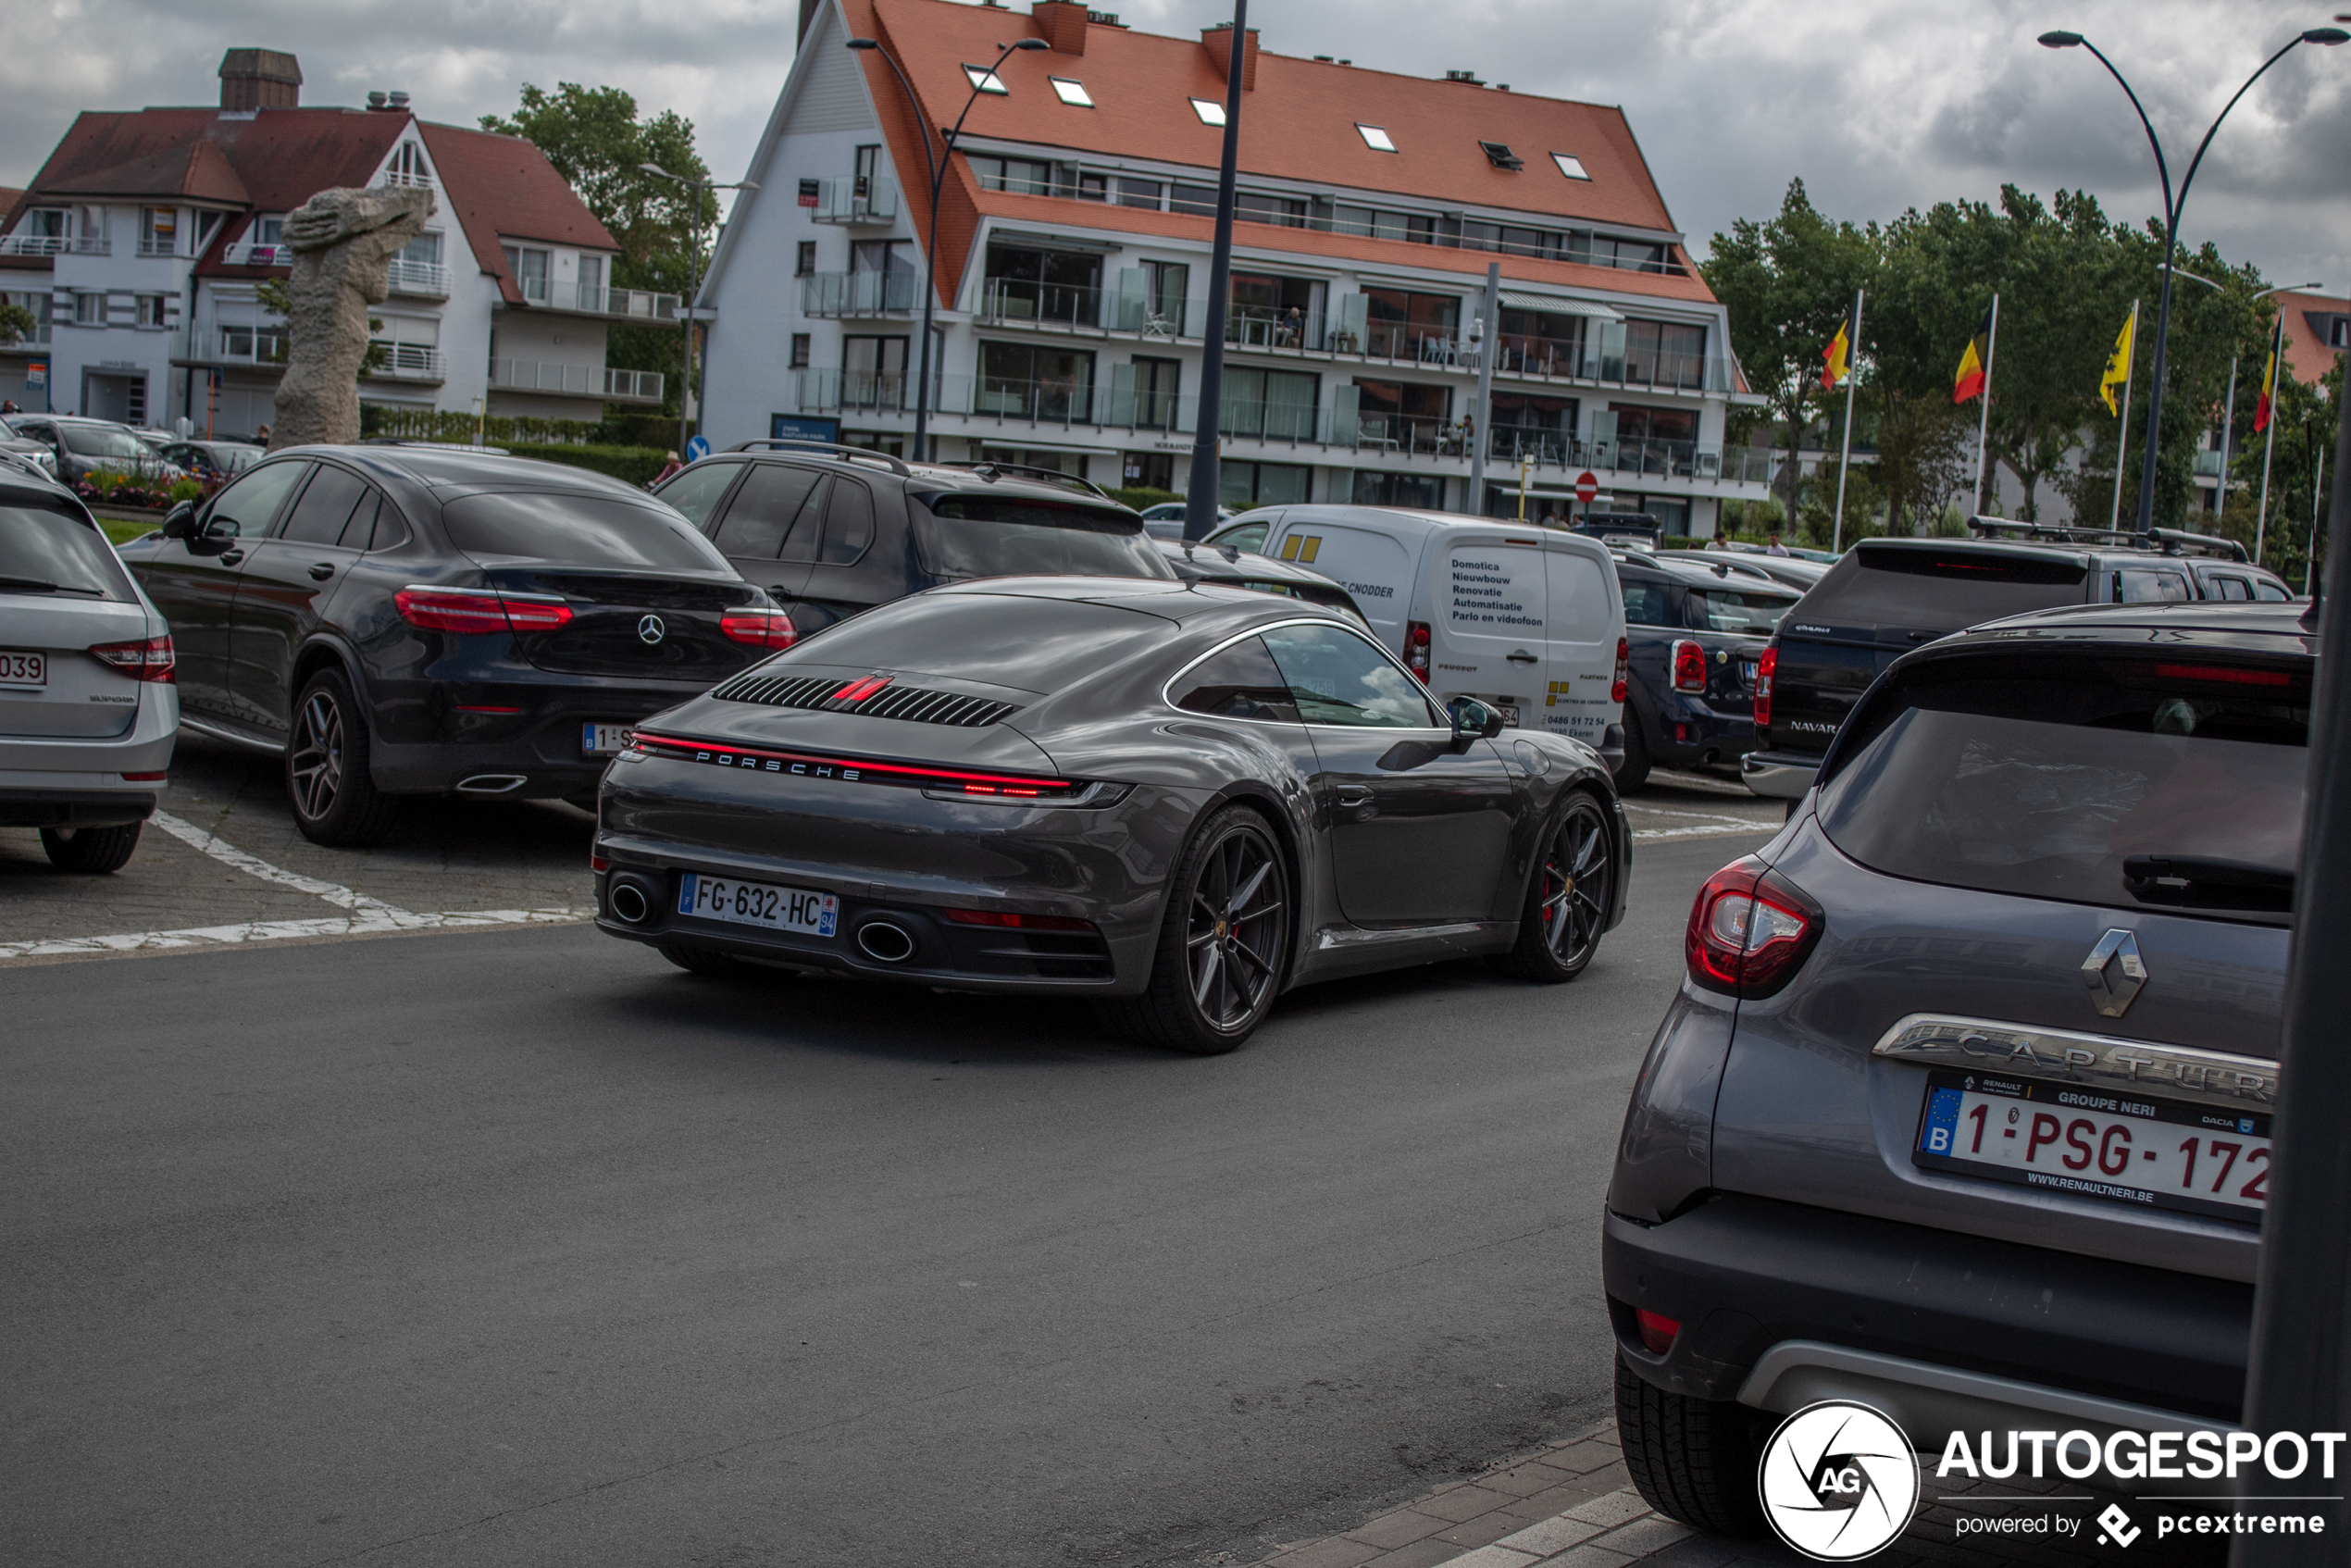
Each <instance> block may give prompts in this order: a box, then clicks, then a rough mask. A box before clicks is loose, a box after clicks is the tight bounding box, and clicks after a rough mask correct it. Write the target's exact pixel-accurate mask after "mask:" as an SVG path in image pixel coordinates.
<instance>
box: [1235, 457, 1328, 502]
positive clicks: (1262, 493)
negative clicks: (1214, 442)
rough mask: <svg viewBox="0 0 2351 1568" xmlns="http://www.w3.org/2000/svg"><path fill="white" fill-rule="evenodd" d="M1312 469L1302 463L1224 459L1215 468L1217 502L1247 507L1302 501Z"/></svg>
mask: <svg viewBox="0 0 2351 1568" xmlns="http://www.w3.org/2000/svg"><path fill="white" fill-rule="evenodd" d="M1313 472H1314V471H1313V470H1312V468H1309V467H1306V466H1305V465H1304V464H1302V463H1225V464H1222V465H1220V466H1219V467H1218V468H1217V476H1216V477H1217V485H1216V500H1217V504H1219V505H1223V506H1236V507H1250V506H1275V505H1284V504H1289V503H1293V502H1302V501H1304V500H1305V499H1306V494H1307V486H1308V485H1309V483H1310V482H1311V481H1312V478H1313Z"/></svg>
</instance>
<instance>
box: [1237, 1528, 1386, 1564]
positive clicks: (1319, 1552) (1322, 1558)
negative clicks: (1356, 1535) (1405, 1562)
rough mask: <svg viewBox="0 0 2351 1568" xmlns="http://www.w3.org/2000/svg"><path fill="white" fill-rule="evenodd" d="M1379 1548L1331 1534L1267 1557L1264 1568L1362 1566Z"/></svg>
mask: <svg viewBox="0 0 2351 1568" xmlns="http://www.w3.org/2000/svg"><path fill="white" fill-rule="evenodd" d="M1380 1551H1381V1549H1380V1548H1378V1547H1375V1546H1369V1545H1366V1544H1365V1543H1363V1542H1362V1541H1350V1540H1349V1539H1348V1538H1347V1537H1345V1536H1333V1537H1331V1538H1330V1539H1328V1540H1326V1541H1309V1542H1307V1543H1306V1544H1305V1545H1304V1546H1301V1547H1299V1548H1298V1549H1295V1550H1292V1551H1286V1552H1283V1553H1282V1554H1281V1555H1280V1556H1278V1557H1270V1558H1267V1559H1266V1560H1265V1561H1266V1568H1362V1564H1364V1563H1366V1562H1370V1561H1371V1560H1372V1559H1373V1558H1375V1557H1377V1556H1378V1555H1379V1554H1380Z"/></svg>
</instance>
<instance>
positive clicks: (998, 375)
mask: <svg viewBox="0 0 2351 1568" xmlns="http://www.w3.org/2000/svg"><path fill="white" fill-rule="evenodd" d="M803 28H804V33H803V37H802V44H801V49H800V54H799V56H798V58H797V60H796V61H795V63H794V65H793V68H792V71H791V73H790V77H789V79H788V80H787V81H786V82H785V84H784V88H783V92H782V93H781V95H780V96H779V97H778V99H777V104H776V107H775V110H774V113H773V115H772V116H771V118H770V119H769V122H768V125H767V128H766V131H765V135H764V136H763V138H762V140H761V142H760V144H759V147H758V150H757V153H756V155H755V156H754V158H753V166H752V168H751V169H750V170H749V176H750V178H751V179H752V180H755V181H757V185H758V189H757V190H756V191H755V192H753V193H746V194H745V196H744V197H743V199H742V200H741V202H740V204H739V205H737V206H736V208H735V209H734V212H733V214H732V215H731V217H730V219H729V221H728V225H727V229H726V231H725V233H724V235H723V236H722V238H721V241H720V243H719V246H718V250H717V254H716V255H715V258H714V261H713V264H712V268H711V272H710V277H709V280H708V282H707V284H706V285H705V287H704V289H703V295H702V301H701V303H702V305H703V308H704V309H705V310H707V311H710V312H712V313H714V315H715V326H714V328H713V330H712V338H711V348H710V355H709V368H708V375H709V405H708V409H707V415H706V428H707V429H708V433H709V435H710V437H711V439H712V441H713V442H717V443H719V444H722V445H723V444H725V443H726V442H733V441H740V440H743V439H747V438H751V437H756V436H766V435H771V434H806V435H816V436H827V437H837V438H838V439H841V440H846V441H851V442H858V443H861V444H868V445H874V446H878V447H881V448H884V449H898V450H902V448H903V444H904V442H905V440H906V437H907V435H908V433H909V432H910V431H911V429H912V428H913V422H914V414H913V408H914V387H915V383H916V380H917V376H916V373H915V372H916V361H915V359H914V353H915V350H914V336H915V334H916V333H917V332H918V330H919V324H920V319H921V307H922V303H923V302H922V297H921V290H922V287H923V273H924V261H923V245H924V242H925V239H926V237H927V233H928V230H929V223H930V213H929V191H930V173H929V168H930V164H929V162H928V159H929V158H931V157H937V156H939V153H940V143H939V140H938V139H937V138H936V137H933V139H932V140H931V142H930V144H929V147H928V149H926V146H925V143H924V140H923V138H924V129H923V128H925V127H943V126H951V125H952V124H954V123H955V121H956V119H957V118H958V117H959V116H962V115H964V107H965V105H966V103H967V102H968V103H969V104H970V106H971V107H970V112H969V115H968V118H965V119H964V131H963V133H962V137H961V140H960V141H959V143H958V144H957V147H956V149H955V151H954V153H953V154H952V156H951V157H950V158H949V160H948V164H947V167H946V169H945V180H944V189H943V194H942V198H941V201H940V210H939V223H938V228H939V257H938V268H937V285H938V302H937V304H938V317H939V334H938V346H937V349H936V354H935V358H934V361H933V364H934V384H933V389H932V417H931V423H930V429H931V430H932V431H933V432H934V434H935V435H937V436H938V437H939V452H940V454H941V455H943V456H946V457H949V458H972V459H981V458H989V457H994V458H998V459H1000V460H1008V461H1022V462H1029V463H1036V464H1040V465H1044V466H1049V467H1059V468H1063V469H1065V470H1067V471H1070V472H1074V473H1080V474H1083V475H1085V476H1086V477H1088V478H1090V479H1094V480H1095V481H1096V482H1098V483H1101V484H1105V485H1118V484H1148V485H1153V486H1157V487H1160V488H1163V489H1171V490H1179V491H1180V490H1181V489H1183V488H1184V486H1185V483H1186V479H1187V463H1188V457H1187V454H1188V452H1189V451H1190V447H1191V438H1192V432H1193V430H1194V429H1195V426H1196V420H1197V416H1198V409H1197V397H1196V393H1197V390H1198V387H1199V381H1200V364H1201V350H1202V334H1203V332H1204V331H1205V330H1206V320H1207V314H1208V310H1207V306H1208V298H1207V294H1208V274H1209V263H1210V251H1211V246H1212V241H1213V228H1214V223H1213V213H1214V209H1215V200H1216V178H1217V165H1218V162H1219V159H1220V156H1221V147H1222V137H1223V130H1222V122H1223V119H1224V98H1225V66H1226V62H1227V61H1228V60H1229V58H1230V54H1229V51H1230V50H1231V49H1232V48H1233V47H1234V46H1235V40H1234V38H1233V36H1232V31H1231V30H1230V28H1229V27H1227V28H1219V29H1211V30H1209V31H1205V32H1203V33H1202V34H1201V35H1200V37H1199V38H1198V39H1183V38H1170V37H1164V36H1159V35H1154V34H1151V33H1146V32H1140V31H1135V30H1133V29H1130V28H1127V27H1126V26H1124V25H1122V24H1121V23H1120V22H1119V21H1118V19H1117V18H1116V17H1115V16H1113V15H1110V14H1107V13H1104V12H1101V11H1092V10H1088V8H1086V7H1085V6H1081V5H1076V4H1072V3H1069V0H1039V3H1038V4H1036V5H1035V6H1033V7H1031V9H1030V10H1029V11H1028V12H1027V13H1026V14H1025V15H1024V14H1019V13H1015V12H1013V11H1010V10H1008V9H1005V8H1003V7H1001V6H964V5H955V4H950V3H947V0H812V3H811V4H809V5H807V6H803ZM854 37H862V38H871V39H875V40H877V41H878V43H879V44H880V45H881V51H852V50H850V49H848V48H846V47H845V46H844V45H845V44H846V43H847V41H848V40H849V39H851V38H854ZM1022 37H1036V38H1040V39H1042V40H1043V41H1044V42H1045V43H1046V44H1048V45H1049V48H1047V49H1045V50H1040V51H1034V52H1030V51H1023V52H1018V53H1015V54H1014V55H1013V56H1011V57H1010V58H1009V59H1007V60H1005V62H1004V63H1003V65H1002V66H1001V68H1000V69H998V70H996V71H994V72H992V73H991V71H990V70H989V66H990V64H991V63H992V62H994V61H995V60H996V58H997V56H998V54H999V51H1000V49H1001V46H1002V45H1003V44H1008V43H1010V42H1012V41H1013V40H1014V39H1016V38H1022ZM1238 46H1239V47H1240V48H1241V49H1242V50H1243V56H1242V83H1243V107H1242V118H1241V139H1240V165H1239V167H1240V181H1239V196H1238V221H1237V222H1236V224H1235V226H1234V243H1233V268H1232V271H1233V279H1232V290H1231V294H1230V301H1229V317H1228V324H1227V326H1226V329H1225V372H1224V387H1223V396H1222V398H1221V401H1220V407H1219V409H1218V411H1217V422H1218V427H1219V429H1220V431H1221V433H1222V454H1223V486H1224V494H1223V499H1224V500H1225V502H1227V503H1228V504H1236V505H1244V504H1261V503H1266V502H1276V501H1304V500H1314V501H1323V500H1347V499H1350V498H1351V499H1356V500H1362V501H1366V502H1379V503H1391V504H1412V505H1424V506H1442V507H1447V508H1450V509H1454V510H1467V511H1479V510H1484V511H1489V512H1496V513H1506V512H1513V511H1515V510H1516V508H1517V506H1518V504H1519V496H1518V487H1519V484H1520V480H1521V477H1522V473H1524V476H1525V479H1526V481H1527V489H1528V492H1529V493H1530V496H1531V498H1532V500H1531V504H1530V511H1532V512H1535V513H1537V514H1541V513H1550V514H1553V515H1558V514H1561V513H1564V512H1565V511H1567V510H1568V509H1569V507H1570V502H1569V497H1570V496H1571V494H1572V492H1573V491H1574V485H1575V480H1576V479H1577V477H1578V476H1579V475H1580V474H1581V473H1583V472H1584V471H1586V470H1587V469H1588V470H1590V471H1591V472H1593V473H1594V474H1595V476H1596V477H1597V479H1598V484H1599V487H1600V489H1601V491H1602V492H1603V495H1604V496H1605V497H1606V499H1605V500H1604V501H1603V502H1602V503H1601V504H1602V505H1613V506H1614V507H1617V508H1619V509H1626V510H1630V509H1635V508H1638V509H1642V510H1647V511H1650V512H1653V513H1656V514H1657V515H1658V516H1660V517H1661V519H1662V520H1663V521H1664V522H1665V524H1666V527H1667V528H1668V529H1670V530H1673V531H1682V530H1687V531H1691V532H1696V533H1699V534H1705V533H1710V532H1711V531H1712V529H1713V525H1714V522H1715V519H1716V516H1717V509H1718V507H1719V504H1720V503H1721V502H1722V501H1723V500H1725V499H1732V498H1737V499H1760V498H1761V497H1762V496H1763V495H1764V494H1765V481H1766V479H1767V478H1768V475H1769V473H1770V457H1769V454H1767V453H1762V452H1758V451H1754V450H1751V449H1748V448H1747V447H1745V446H1736V447H1726V445H1725V443H1724V440H1723V434H1724V428H1725V419H1726V416H1727V415H1728V413H1729V411H1730V409H1731V407H1732V406H1733V405H1734V404H1752V403H1755V402H1757V401H1759V400H1757V399H1755V398H1754V397H1753V396H1752V394H1751V393H1750V392H1748V390H1747V389H1746V386H1745V384H1744V382H1743V381H1742V380H1741V378H1740V375H1739V371H1738V367H1737V366H1736V365H1735V363H1734V361H1733V359H1732V357H1731V354H1730V349H1729V340H1728V334H1727V330H1726V328H1727V321H1726V317H1725V313H1724V311H1723V306H1722V305H1720V304H1718V303H1717V302H1716V301H1715V299H1714V298H1713V296H1712V294H1711V293H1710V292H1709V291H1708V289H1707V287H1706V284H1705V282H1704V280H1702V279H1700V278H1699V277H1698V274H1697V272H1696V270H1695V269H1694V268H1692V267H1691V265H1690V261H1689V257H1688V255H1687V253H1686V250H1685V249H1684V245H1683V237H1682V235H1681V234H1680V233H1679V232H1678V231H1677V230H1675V229H1674V227H1673V219H1672V218H1671V216H1670V215H1669V213H1668V212H1667V209H1666V206H1665V203H1664V201H1663V198H1662V197H1661V195H1660V193H1659V192H1658V190H1657V187H1656V184H1655V182H1654V180H1652V179H1651V177H1650V174H1649V171H1648V166H1647V164H1646V163H1645V162H1644V161H1643V159H1642V156H1641V153H1640V149H1639V146H1638V145H1637V143H1636V142H1635V140H1634V137H1633V132H1632V130H1631V128H1630V126H1628V125H1627V124H1626V122H1625V120H1624V117H1623V114H1622V113H1621V112H1620V111H1619V110H1616V109H1613V108H1603V107H1598V106H1591V105H1586V104H1575V103H1566V102H1561V101H1559V100H1555V99H1548V98H1540V97H1536V96H1535V95H1533V94H1529V93H1512V92H1511V91H1510V90H1509V89H1508V88H1507V87H1506V86H1503V85H1499V84H1494V85H1488V84H1486V83H1485V82H1482V81H1477V80H1476V79H1475V78H1474V76H1473V75H1472V74H1471V73H1469V72H1466V71H1449V72H1447V73H1445V75H1444V76H1443V77H1441V78H1439V79H1437V80H1424V79H1417V78H1412V77H1406V76H1399V75H1394V74H1390V73H1387V72H1380V71H1372V70H1364V69H1359V68H1355V67H1353V66H1351V65H1350V64H1349V63H1348V62H1346V61H1344V60H1339V59H1335V58H1332V57H1329V56H1316V57H1315V58H1312V59H1304V58H1299V57H1295V56H1283V55H1276V54H1274V53H1272V52H1270V51H1261V50H1260V48H1259V45H1258V38H1257V35H1256V34H1255V33H1254V32H1251V33H1250V34H1249V35H1248V36H1247V37H1246V38H1244V39H1242V40H1240V41H1239V45H1238ZM882 51H886V52H887V53H888V55H889V56H894V58H895V59H896V61H897V62H898V63H899V64H900V65H901V66H902V68H904V70H905V73H906V77H907V79H908V80H909V81H911V83H912V91H913V94H914V97H915V98H916V99H918V100H919V106H918V107H917V106H914V105H910V103H909V101H908V92H907V89H906V88H905V87H904V86H902V84H901V82H900V81H899V78H898V76H897V74H896V73H895V72H894V71H893V70H892V69H891V68H890V64H889V61H888V60H886V59H885V58H883V57H882ZM1492 262H1499V263H1500V267H1501V278H1502V281H1501V289H1500V295H1499V310H1498V311H1497V312H1496V317H1497V318H1496V319H1495V320H1493V321H1491V322H1488V321H1486V320H1485V319H1484V314H1485V308H1486V307H1485V286H1486V268H1487V266H1488V264H1489V263H1492ZM1487 353H1491V354H1492V355H1494V374H1493V413H1492V417H1491V420H1490V422H1489V428H1488V429H1486V430H1485V431H1483V432H1480V431H1478V430H1476V429H1474V417H1473V415H1474V409H1475V406H1476V391H1477V380H1478V367H1479V361H1480V357H1481V355H1485V354H1487ZM1481 440H1482V441H1483V442H1485V443H1486V454H1487V458H1486V480H1487V486H1486V493H1485V494H1484V495H1482V496H1480V495H1474V494H1471V493H1470V485H1471V468H1472V458H1473V456H1474V444H1473V443H1474V442H1479V441H1481Z"/></svg>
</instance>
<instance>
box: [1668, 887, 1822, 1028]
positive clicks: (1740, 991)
mask: <svg viewBox="0 0 2351 1568" xmlns="http://www.w3.org/2000/svg"><path fill="white" fill-rule="evenodd" d="M1824 918H1825V917H1824V916H1823V915H1822V910H1821V906H1820V905H1819V904H1817V903H1815V902H1812V899H1811V897H1810V895H1809V894H1807V893H1806V892H1805V891H1804V890H1803V889H1801V888H1799V887H1797V885H1796V884H1795V883H1793V882H1791V881H1789V880H1788V879H1787V878H1786V877H1783V876H1781V875H1780V874H1779V873H1778V872H1776V871H1773V869H1772V868H1771V866H1770V865H1766V864H1765V863H1764V862H1763V861H1761V860H1760V859H1758V858H1757V857H1755V856H1754V855H1748V856H1746V857H1744V858H1743V859H1740V860H1735V861H1733V862H1732V863H1731V864H1730V865H1726V866H1724V867H1723V869H1722V870H1720V871H1717V872H1716V873H1715V874H1714V875H1713V876H1711V877H1708V878H1707V879H1706V885H1705V886H1704V887H1702V888H1700V889H1698V898H1697V900H1696V901H1695V902H1692V903H1691V905H1690V923H1689V927H1688V929H1687V930H1686V931H1685V932H1684V934H1683V940H1682V950H1683V958H1684V961H1685V962H1686V964H1687V965H1688V968H1689V976H1690V979H1691V980H1692V981H1693V982H1694V983H1696V984H1698V985H1700V986H1703V987H1705V988H1706V989H1709V990H1716V991H1724V992H1727V993H1729V994H1730V995H1733V996H1739V997H1765V996H1770V995H1771V994H1772V993H1773V992H1774V991H1776V990H1778V989H1780V988H1781V987H1783V986H1785V985H1786V984H1787V983H1788V981H1789V980H1790V979H1791V978H1793V977H1795V974H1796V971H1797V967H1798V966H1799V965H1801V964H1803V962H1804V959H1805V956H1806V955H1807V954H1808V953H1810V952H1811V951H1812V947H1813V944H1814V943H1816V942H1818V941H1819V940H1820V939H1821V928H1822V925H1823V923H1824Z"/></svg>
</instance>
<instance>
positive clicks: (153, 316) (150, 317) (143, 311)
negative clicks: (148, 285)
mask: <svg viewBox="0 0 2351 1568" xmlns="http://www.w3.org/2000/svg"><path fill="white" fill-rule="evenodd" d="M164 298H165V296H163V295H162V294H141V295H140V296H139V325H140V326H142V327H160V326H162V325H163V310H164Z"/></svg>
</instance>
